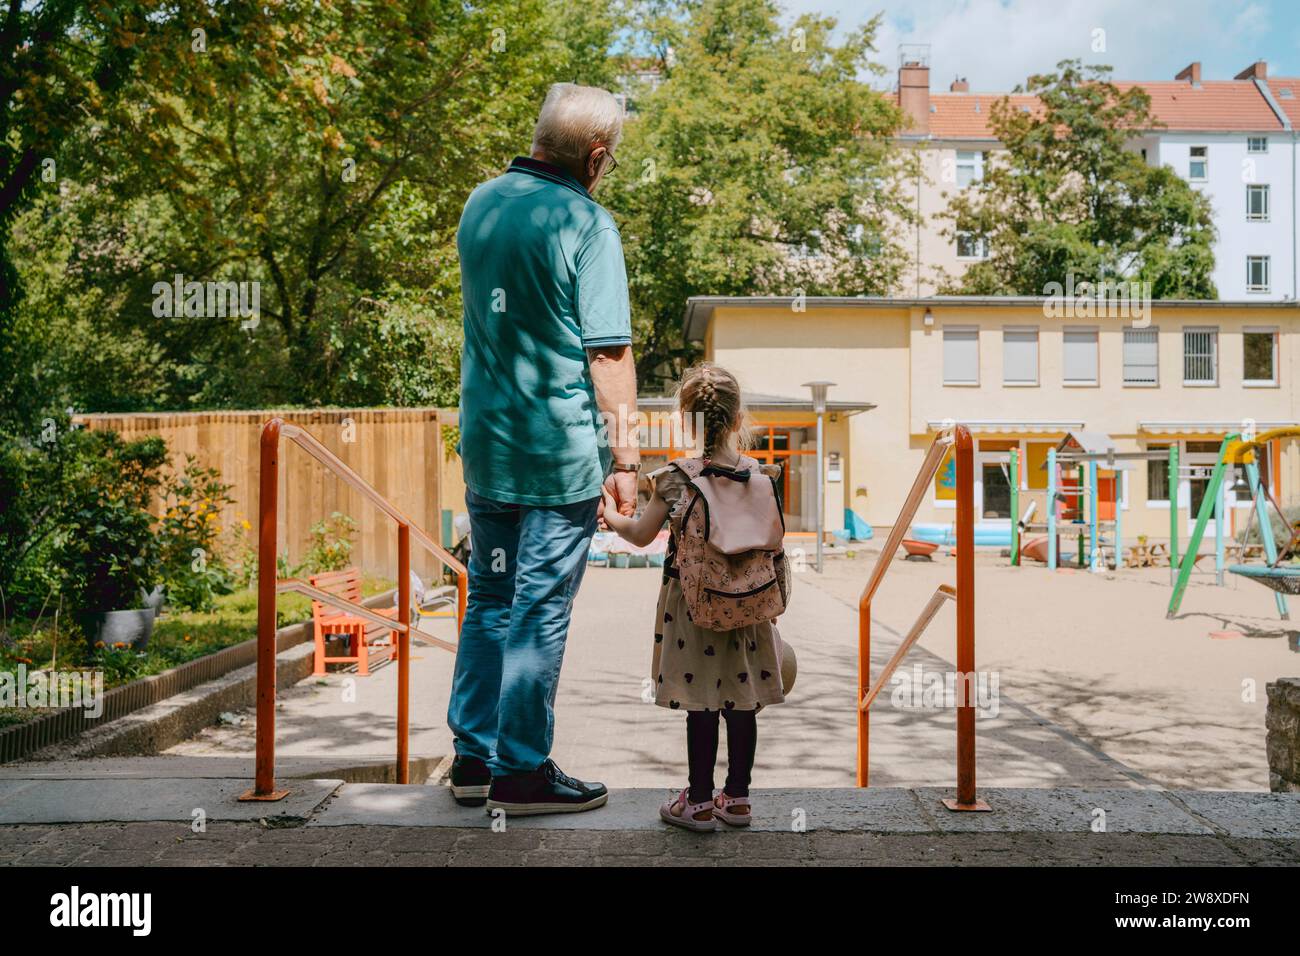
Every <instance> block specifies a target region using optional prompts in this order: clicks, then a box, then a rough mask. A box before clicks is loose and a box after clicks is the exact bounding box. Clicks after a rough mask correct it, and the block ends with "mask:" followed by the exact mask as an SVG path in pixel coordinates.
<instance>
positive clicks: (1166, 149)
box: [898, 53, 1300, 302]
mask: <svg viewBox="0 0 1300 956" xmlns="http://www.w3.org/2000/svg"><path fill="white" fill-rule="evenodd" d="M1116 85H1117V86H1119V87H1120V88H1121V89H1126V88H1129V87H1134V86H1140V87H1142V88H1143V89H1144V90H1146V92H1147V94H1148V95H1149V96H1150V97H1151V113H1152V115H1153V116H1154V117H1155V119H1156V120H1157V121H1159V123H1161V124H1162V125H1161V126H1159V127H1158V128H1156V129H1151V130H1145V131H1141V132H1140V133H1137V134H1136V135H1135V136H1134V138H1133V140H1132V147H1133V149H1135V150H1139V151H1140V152H1141V153H1142V155H1143V157H1144V158H1145V159H1146V161H1147V162H1148V163H1150V164H1152V165H1163V166H1169V167H1172V168H1173V169H1174V170H1175V171H1176V172H1177V173H1178V174H1179V175H1180V176H1182V177H1183V178H1184V179H1186V180H1187V181H1188V182H1189V183H1191V184H1192V186H1193V188H1195V189H1198V190H1200V191H1202V192H1204V193H1205V194H1206V195H1207V196H1208V197H1209V198H1210V201H1211V203H1212V205H1213V208H1214V222H1215V227H1216V230H1217V233H1218V237H1217V240H1216V243H1215V247H1214V254H1215V269H1214V283H1215V286H1216V287H1217V289H1218V293H1219V297H1220V298H1221V299H1224V300H1231V301H1235V302H1249V301H1256V300H1259V301H1287V300H1290V301H1294V300H1296V299H1297V291H1298V290H1297V283H1298V281H1300V263H1298V261H1297V255H1298V246H1297V221H1300V193H1298V192H1297V174H1298V173H1300V168H1298V164H1300V156H1298V155H1297V154H1298V153H1300V78H1272V79H1270V78H1269V77H1268V75H1267V66H1266V64H1264V63H1263V62H1257V63H1254V64H1251V66H1249V67H1247V68H1246V69H1245V70H1243V71H1242V72H1241V73H1239V74H1237V76H1236V77H1235V78H1234V79H1232V80H1203V79H1202V78H1201V65H1200V63H1192V64H1191V65H1189V66H1188V67H1187V68H1186V69H1184V70H1182V71H1181V72H1179V74H1178V75H1177V77H1175V78H1174V79H1173V80H1159V81H1116ZM1006 95H1008V94H1002V93H971V92H970V91H969V86H968V84H967V82H966V81H965V80H964V79H959V80H957V81H955V82H953V84H952V85H951V87H950V88H949V91H948V92H947V93H931V92H930V67H929V63H928V62H927V56H926V54H924V53H919V54H913V53H908V54H907V55H906V56H905V58H904V59H903V60H902V62H901V65H900V68H899V76H898V101H899V105H900V107H901V108H902V109H903V110H904V112H905V113H907V115H908V118H909V126H908V128H907V130H906V131H905V132H904V133H903V135H902V136H901V137H900V140H901V142H902V143H903V144H904V145H906V146H909V147H911V148H913V149H916V150H917V151H918V158H919V160H920V162H919V164H918V165H919V170H920V172H919V175H918V178H917V181H916V182H915V184H914V187H913V188H914V189H915V201H916V211H917V213H918V215H919V217H920V219H921V222H920V224H919V226H917V227H915V228H913V229H911V230H910V235H909V236H908V239H909V246H910V248H909V253H910V255H911V256H912V259H913V268H912V270H911V275H910V278H909V281H908V284H907V285H906V287H905V288H904V289H903V290H902V291H903V292H904V293H905V294H910V295H918V296H920V295H932V294H933V293H934V291H935V288H936V285H937V280H938V279H939V278H940V277H941V272H942V273H946V274H947V275H949V276H959V275H961V273H962V272H964V271H965V269H966V268H967V267H968V266H969V264H970V263H971V262H973V261H978V260H979V259H980V258H982V257H983V256H985V255H987V250H986V249H985V248H984V246H983V244H982V242H981V241H980V240H979V238H978V237H967V236H957V237H955V238H949V237H946V236H944V235H943V234H942V232H943V229H944V228H945V226H946V225H947V224H946V223H945V222H943V221H942V220H939V219H938V218H937V214H939V213H941V212H942V211H943V210H944V209H946V208H947V205H948V200H949V198H950V197H951V195H952V194H953V193H954V192H955V191H956V190H958V189H962V188H965V187H966V186H967V185H969V184H970V183H971V182H974V181H977V180H978V179H979V178H980V177H981V176H982V175H983V169H984V166H985V164H986V163H987V162H988V161H989V158H990V156H991V155H993V154H995V153H996V152H997V151H998V150H999V149H1000V148H1001V146H1000V144H999V143H998V142H997V138H996V136H995V135H994V133H993V130H992V128H991V126H990V124H989V120H990V111H991V109H992V107H993V104H994V103H996V102H997V101H998V100H1000V99H1002V98H1003V97H1004V96H1006ZM1011 102H1012V105H1013V106H1014V107H1016V108H1019V109H1022V110H1025V111H1033V110H1036V109H1039V108H1040V107H1039V104H1038V102H1037V99H1036V97H1033V96H1024V95H1014V96H1011Z"/></svg>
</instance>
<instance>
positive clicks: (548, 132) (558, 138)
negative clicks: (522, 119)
mask: <svg viewBox="0 0 1300 956" xmlns="http://www.w3.org/2000/svg"><path fill="white" fill-rule="evenodd" d="M622 136H623V108H622V107H621V106H620V105H619V102H618V100H617V98H615V96H614V94H613V93H611V92H609V91H608V90H602V89H600V88H599V87H596V86H579V85H578V84H577V83H554V84H552V86H551V88H550V89H549V90H548V91H547V93H546V100H545V101H544V102H543V103H542V111H541V113H539V114H538V116H537V126H536V127H534V128H533V152H535V153H536V152H542V153H545V154H546V155H547V156H549V157H551V158H552V159H556V160H560V161H561V162H569V163H575V164H577V163H582V162H584V161H585V160H586V158H587V155H588V154H589V153H590V152H591V147H592V144H594V143H601V144H602V145H604V146H606V147H608V148H609V149H611V150H612V149H613V148H614V147H615V146H617V145H618V141H619V140H620V139H621V138H622Z"/></svg>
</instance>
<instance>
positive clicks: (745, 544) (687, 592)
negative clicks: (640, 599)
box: [672, 455, 790, 631]
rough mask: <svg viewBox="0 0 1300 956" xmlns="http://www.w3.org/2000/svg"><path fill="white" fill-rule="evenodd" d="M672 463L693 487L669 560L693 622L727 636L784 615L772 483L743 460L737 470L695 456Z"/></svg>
mask: <svg viewBox="0 0 1300 956" xmlns="http://www.w3.org/2000/svg"><path fill="white" fill-rule="evenodd" d="M672 465H673V467H675V468H676V469H677V470H678V471H680V472H681V473H682V474H683V475H685V476H686V478H687V480H688V481H689V482H690V484H689V486H688V488H687V491H686V496H687V503H686V509H685V511H684V512H683V513H682V519H681V522H680V526H679V533H678V535H677V536H676V538H675V539H674V541H673V547H674V551H673V554H672V561H673V566H674V567H675V568H676V569H677V573H678V576H679V577H680V579H681V584H682V594H683V596H684V597H685V599H686V611H687V614H688V615H689V616H690V619H691V622H692V623H693V624H695V625H696V626H697V627H704V628H708V629H709V630H712V631H730V630H732V629H734V628H738V627H746V626H748V625H751V624H760V623H762V622H763V621H770V620H773V619H774V618H776V617H778V616H779V615H781V614H782V613H783V612H784V611H785V608H786V602H787V600H788V599H789V586H790V582H789V576H788V575H789V571H788V568H787V565H786V559H785V551H784V550H783V549H782V547H781V542H782V539H783V538H784V536H785V519H784V518H783V517H782V515H781V506H780V503H779V501H778V500H777V495H776V488H775V485H774V483H773V481H772V479H770V478H768V476H767V475H765V474H763V473H762V471H761V470H760V468H759V464H758V462H757V461H755V460H754V459H752V458H747V457H745V456H743V455H742V456H741V457H740V460H739V461H738V462H737V464H736V468H735V469H734V470H731V469H727V468H722V467H720V466H717V465H712V464H710V463H709V462H708V461H705V460H701V459H699V458H683V459H678V460H677V461H674V462H673V463H672Z"/></svg>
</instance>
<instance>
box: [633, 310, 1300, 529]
mask: <svg viewBox="0 0 1300 956" xmlns="http://www.w3.org/2000/svg"><path fill="white" fill-rule="evenodd" d="M684 330H685V335H686V338H687V340H688V341H691V342H695V343H700V344H702V346H703V350H704V355H705V357H706V358H707V359H709V360H710V361H714V362H717V363H718V364H720V365H722V366H724V367H726V368H728V369H730V370H731V371H732V372H734V373H735V374H736V376H737V377H738V378H739V380H740V383H741V386H742V388H743V389H744V390H745V391H746V392H747V393H748V394H750V395H752V396H759V397H761V398H760V401H759V402H758V403H757V407H755V408H753V409H752V410H751V411H752V417H753V419H754V421H755V423H756V426H757V428H756V437H758V438H759V439H760V441H763V442H766V443H767V447H766V448H764V447H763V445H760V446H759V447H760V448H762V449H763V450H765V451H770V453H771V454H772V455H774V456H776V457H780V456H779V455H777V452H779V451H782V450H785V451H792V450H799V451H800V452H802V453H803V454H801V456H800V461H804V460H807V454H806V453H807V451H808V450H809V445H810V441H811V437H810V436H811V435H812V434H813V429H815V421H816V419H815V415H813V414H812V405H811V398H810V395H809V389H808V388H807V387H805V383H807V382H810V381H814V380H830V381H832V382H835V383H837V384H836V386H835V387H834V388H832V389H831V390H830V404H829V406H828V409H827V414H826V423H825V455H824V457H823V462H822V465H823V469H824V472H825V475H826V480H827V485H826V489H827V490H826V499H825V527H826V528H827V529H829V530H835V529H841V528H844V527H845V525H846V523H847V522H852V521H853V520H854V519H853V515H848V517H846V513H847V512H852V513H854V514H856V515H857V516H859V517H860V518H861V519H862V520H863V521H864V522H865V523H867V524H870V525H872V526H874V527H875V528H877V529H880V528H883V527H887V526H889V525H890V524H891V523H892V522H893V521H894V519H895V516H896V515H897V512H898V510H899V508H900V506H901V505H902V502H903V499H904V497H905V495H906V492H907V490H908V488H909V487H910V485H911V482H912V481H913V479H914V477H915V475H916V472H917V470H918V468H919V467H920V465H921V460H922V458H923V456H924V454H925V450H926V449H927V448H928V447H929V445H930V443H931V441H932V440H933V437H934V435H935V433H936V431H937V430H938V429H940V428H942V427H943V426H944V423H945V422H947V421H958V422H962V423H964V424H966V425H968V426H969V427H970V429H971V431H972V433H973V434H974V436H975V438H976V441H977V446H976V487H975V494H976V509H977V510H976V515H977V520H979V521H981V522H984V523H986V525H987V528H988V530H990V531H996V529H997V527H999V526H1000V525H1005V526H1006V527H1007V528H1008V529H1009V527H1010V518H1011V516H1010V514H1009V506H1010V494H1009V490H1010V486H1009V483H1008V479H1007V462H1008V459H1009V451H1010V450H1011V449H1016V450H1017V451H1018V452H1019V457H1020V461H1021V462H1024V463H1026V464H1027V466H1028V467H1022V469H1021V478H1020V487H1021V495H1020V498H1021V504H1020V507H1021V510H1022V513H1023V510H1024V508H1025V507H1027V505H1028V503H1029V502H1030V501H1037V502H1038V505H1037V507H1038V512H1037V514H1038V517H1039V519H1041V517H1042V516H1043V515H1044V514H1045V505H1046V500H1045V499H1046V492H1045V489H1046V486H1047V472H1046V469H1045V468H1043V467H1042V465H1043V463H1044V462H1045V461H1046V455H1047V450H1048V448H1050V447H1051V446H1053V445H1056V444H1058V443H1059V442H1061V441H1062V439H1064V438H1065V437H1066V436H1067V435H1069V434H1071V433H1080V432H1086V433H1088V434H1089V435H1090V436H1092V437H1096V436H1103V437H1105V436H1108V437H1109V440H1110V442H1112V443H1113V445H1114V447H1115V448H1116V449H1117V450H1118V451H1139V450H1159V449H1167V448H1168V446H1169V445H1170V444H1171V443H1175V442H1176V443H1177V444H1178V446H1179V452H1180V459H1181V462H1182V463H1183V464H1185V465H1190V466H1193V467H1192V469H1191V470H1190V471H1188V472H1185V473H1184V474H1182V475H1180V478H1179V480H1178V482H1177V485H1178V488H1177V498H1176V500H1177V501H1178V505H1179V507H1180V509H1181V510H1182V517H1181V520H1180V526H1181V527H1182V528H1184V529H1187V530H1190V527H1191V524H1192V523H1193V522H1194V519H1195V513H1194V511H1193V510H1192V509H1193V508H1195V507H1198V506H1199V503H1200V500H1201V496H1202V493H1203V491H1204V488H1205V484H1206V480H1207V477H1208V469H1206V470H1205V471H1204V472H1202V471H1201V470H1200V469H1199V468H1198V467H1197V466H1205V465H1210V464H1213V462H1214V460H1215V457H1216V452H1217V449H1218V445H1219V442H1220V441H1221V440H1222V438H1223V436H1224V435H1225V434H1227V433H1229V432H1236V431H1240V430H1241V429H1242V428H1248V427H1251V425H1252V424H1253V426H1254V427H1255V428H1256V429H1257V430H1259V431H1264V430H1265V429H1269V428H1274V427H1278V426H1281V425H1290V424H1294V423H1296V422H1297V421H1300V408H1298V407H1297V403H1298V399H1297V393H1296V389H1295V382H1296V380H1297V375H1298V374H1300V349H1298V348H1297V332H1300V305H1297V304H1296V303H1295V302H1259V301H1255V302H1249V303H1243V302H1223V301H1207V302H1187V301H1179V302H1175V301H1165V302H1148V303H1145V304H1143V303H1130V302H1124V301H1122V300H1116V299H1113V298H1112V299H1110V300H1098V299H1096V298H1086V297H1085V298H1063V297H1061V298H1056V299H1053V298H1041V297H1024V298H1019V297H1016V298H1008V297H995V298H982V297H966V296H955V297H943V296H940V297H930V298H919V299H876V298H807V299H804V298H780V297H770V298H725V297H710V296H704V297H697V298H692V299H691V300H689V302H688V303H687V306H686V311H685V316H684ZM781 402H785V403H787V404H786V405H785V406H784V407H782V406H781V405H780V403H781ZM649 404H650V406H651V407H656V406H658V405H659V404H663V402H662V401H659V402H656V401H654V400H652V401H651V402H650V403H649ZM656 453H663V450H662V449H658V450H657V452H656ZM1273 460H1274V462H1275V463H1276V466H1275V467H1273V468H1271V469H1270V472H1271V473H1270V474H1269V475H1268V476H1267V478H1266V480H1267V482H1268V483H1269V485H1270V486H1271V487H1273V488H1274V489H1275V490H1276V492H1277V494H1278V495H1279V497H1280V498H1282V499H1283V501H1287V500H1288V499H1289V498H1290V497H1293V494H1292V489H1293V488H1296V489H1300V455H1297V453H1296V450H1295V449H1294V448H1293V447H1284V448H1277V449H1275V451H1274V458H1273ZM812 467H815V466H814V465H813V464H812V462H811V461H810V460H809V461H808V464H807V465H806V466H805V467H804V468H795V469H793V470H792V472H793V481H794V482H795V486H794V487H793V488H791V489H789V490H788V493H787V502H789V505H788V508H787V510H788V511H790V512H791V516H792V517H793V518H794V520H795V526H796V527H798V528H800V529H802V530H808V529H809V528H811V527H813V526H814V522H812V521H811V520H809V515H810V506H809V504H808V502H809V501H811V500H814V499H812V498H810V497H809V496H808V493H807V491H806V489H807V488H810V487H813V483H812V482H811V481H810V480H809V479H810V477H811V476H812V474H813V472H812V471H811V468H812ZM1098 486H1099V489H1100V493H1101V501H1100V503H1099V507H1098V512H1099V515H1100V517H1101V518H1102V519H1106V518H1107V517H1108V515H1113V513H1114V508H1115V499H1116V494H1118V506H1119V508H1120V509H1121V519H1122V526H1123V534H1124V537H1125V539H1126V540H1130V541H1131V540H1132V539H1133V538H1134V537H1135V536H1137V535H1147V536H1150V537H1151V538H1162V537H1167V535H1168V532H1169V521H1170V515H1169V506H1170V505H1169V491H1168V488H1169V482H1168V466H1167V463H1166V462H1164V461H1137V462H1133V463H1131V465H1129V467H1127V468H1126V469H1124V470H1117V471H1107V470H1105V469H1104V468H1103V469H1102V471H1101V473H1100V477H1099V481H1098ZM1248 505H1249V501H1248V500H1247V498H1246V497H1245V496H1242V497H1241V498H1240V499H1234V497H1233V495H1232V492H1229V500H1228V506H1229V507H1228V512H1227V513H1228V515H1229V517H1230V521H1231V523H1232V526H1233V527H1234V528H1235V527H1237V526H1239V525H1241V524H1242V523H1243V522H1244V521H1245V520H1246V516H1247V511H1246V510H1245V509H1246V507H1247V506H1248ZM953 517H954V502H953V500H952V492H951V481H950V474H949V469H947V468H946V467H945V468H941V469H940V473H939V477H938V478H937V479H936V481H935V486H934V488H933V489H932V493H931V494H930V495H929V496H928V497H927V499H926V501H925V502H924V503H923V504H922V506H921V508H920V510H919V511H918V513H917V516H916V521H917V522H921V523H936V524H946V523H950V522H951V521H952V520H953ZM1225 530H1227V529H1225Z"/></svg>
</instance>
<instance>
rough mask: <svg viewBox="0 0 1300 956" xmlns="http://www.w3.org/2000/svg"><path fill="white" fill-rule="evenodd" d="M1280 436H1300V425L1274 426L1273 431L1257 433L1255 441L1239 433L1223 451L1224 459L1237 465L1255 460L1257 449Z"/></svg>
mask: <svg viewBox="0 0 1300 956" xmlns="http://www.w3.org/2000/svg"><path fill="white" fill-rule="evenodd" d="M1279 438H1300V427H1296V426H1290V427H1287V428H1274V429H1273V430H1272V431H1268V432H1261V433H1260V434H1258V435H1256V436H1255V438H1254V440H1253V441H1246V440H1245V439H1243V438H1242V437H1241V436H1240V435H1238V436H1236V437H1235V438H1234V439H1233V440H1232V441H1230V442H1228V447H1227V448H1226V449H1225V450H1224V452H1223V460H1224V461H1230V462H1232V463H1233V464H1237V465H1242V464H1248V463H1249V462H1252V461H1254V460H1255V451H1256V449H1258V448H1259V447H1260V446H1261V445H1267V444H1268V443H1269V442H1271V441H1276V440H1277V439H1279Z"/></svg>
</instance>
